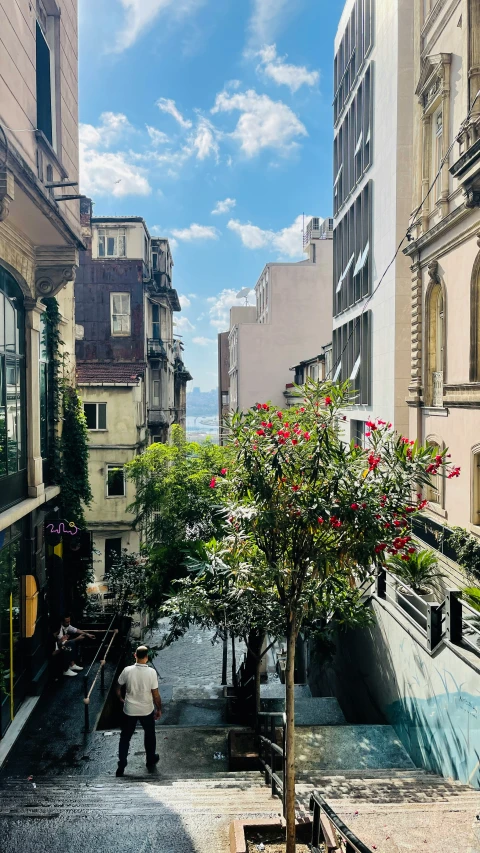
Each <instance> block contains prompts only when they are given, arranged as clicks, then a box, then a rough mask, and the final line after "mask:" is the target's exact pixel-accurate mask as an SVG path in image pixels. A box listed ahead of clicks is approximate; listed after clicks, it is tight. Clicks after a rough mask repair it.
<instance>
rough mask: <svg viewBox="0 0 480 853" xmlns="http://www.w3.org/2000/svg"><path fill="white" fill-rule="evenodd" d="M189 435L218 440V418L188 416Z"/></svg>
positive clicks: (213, 416) (212, 416)
mask: <svg viewBox="0 0 480 853" xmlns="http://www.w3.org/2000/svg"><path fill="white" fill-rule="evenodd" d="M187 435H190V436H192V437H193V435H195V436H196V437H198V436H205V437H206V436H207V435H210V436H211V437H212V438H218V416H216V415H210V416H207V415H202V416H199V417H192V415H187Z"/></svg>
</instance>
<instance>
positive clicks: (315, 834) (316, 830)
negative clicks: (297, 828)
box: [310, 791, 372, 853]
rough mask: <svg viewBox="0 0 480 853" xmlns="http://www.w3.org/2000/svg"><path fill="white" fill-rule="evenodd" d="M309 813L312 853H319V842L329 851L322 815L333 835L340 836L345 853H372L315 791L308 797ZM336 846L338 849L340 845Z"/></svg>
mask: <svg viewBox="0 0 480 853" xmlns="http://www.w3.org/2000/svg"><path fill="white" fill-rule="evenodd" d="M310 811H313V824H312V843H311V851H312V853H321V850H320V846H319V845H320V842H325V845H326V846H328V849H331V848H330V846H329V845H327V842H328V838H326V828H325V824H324V822H323V821H322V816H323V815H325V817H326V819H327V823H328V826H329V827H330V829H332V828H333V829H334V831H335V833H338V835H340V836H341V839H342V841H344V842H345V845H346V846H345V853H372V850H371V849H370V847H367V845H366V844H364V843H363V841H360V839H359V838H357V836H356V835H355V833H353V832H352V830H351V829H349V828H348V826H347V825H346V824H345V823H344V822H343V820H342V819H341V818H340V817H339V816H338V815H337V814H336V812H334V811H333V809H332V807H331V806H329V805H328V803H327V802H326V800H324V798H323V797H322V795H321V794H319V793H318V792H317V791H314V792H313V793H312V795H311V797H310ZM337 846H338V847H340V845H337ZM342 849H343V847H342ZM322 850H323V845H322Z"/></svg>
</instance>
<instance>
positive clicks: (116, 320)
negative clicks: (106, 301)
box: [110, 293, 130, 335]
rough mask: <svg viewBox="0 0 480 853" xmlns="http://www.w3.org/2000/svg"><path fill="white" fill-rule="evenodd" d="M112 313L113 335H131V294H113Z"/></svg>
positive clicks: (111, 299) (111, 296)
mask: <svg viewBox="0 0 480 853" xmlns="http://www.w3.org/2000/svg"><path fill="white" fill-rule="evenodd" d="M110 312H111V322H112V335H129V334H130V294H129V293H111V294H110Z"/></svg>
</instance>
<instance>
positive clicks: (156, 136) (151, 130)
mask: <svg viewBox="0 0 480 853" xmlns="http://www.w3.org/2000/svg"><path fill="white" fill-rule="evenodd" d="M146 128H147V131H148V135H149V137H150V139H151V140H152V145H166V143H167V142H170V139H169V137H168V136H167V134H166V133H164V132H163V130H157V128H156V127H151V126H150V125H149V124H147V125H146Z"/></svg>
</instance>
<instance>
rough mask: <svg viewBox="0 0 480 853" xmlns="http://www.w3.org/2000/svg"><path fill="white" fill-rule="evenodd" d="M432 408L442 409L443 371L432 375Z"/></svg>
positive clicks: (437, 371)
mask: <svg viewBox="0 0 480 853" xmlns="http://www.w3.org/2000/svg"><path fill="white" fill-rule="evenodd" d="M432 406H433V408H435V409H441V408H442V407H443V370H434V371H433V373H432Z"/></svg>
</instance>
